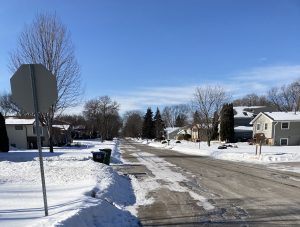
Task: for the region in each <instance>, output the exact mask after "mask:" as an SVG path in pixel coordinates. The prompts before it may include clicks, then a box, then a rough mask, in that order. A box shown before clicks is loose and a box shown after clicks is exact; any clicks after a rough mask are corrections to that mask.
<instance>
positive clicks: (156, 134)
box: [142, 107, 165, 139]
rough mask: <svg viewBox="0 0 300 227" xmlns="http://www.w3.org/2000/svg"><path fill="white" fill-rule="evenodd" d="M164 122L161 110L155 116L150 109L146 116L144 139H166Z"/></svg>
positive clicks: (143, 130) (143, 131) (143, 128)
mask: <svg viewBox="0 0 300 227" xmlns="http://www.w3.org/2000/svg"><path fill="white" fill-rule="evenodd" d="M164 128H165V125H164V121H163V120H162V117H161V114H160V111H159V109H158V108H157V110H156V113H155V116H153V112H152V110H151V108H150V107H149V108H148V109H147V112H146V114H145V116H144V121H143V127H142V137H143V138H145V139H154V138H156V139H162V138H163V137H164Z"/></svg>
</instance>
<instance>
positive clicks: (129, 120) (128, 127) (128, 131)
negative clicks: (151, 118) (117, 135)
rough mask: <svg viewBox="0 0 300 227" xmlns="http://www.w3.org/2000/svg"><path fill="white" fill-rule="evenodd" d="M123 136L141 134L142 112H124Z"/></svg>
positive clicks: (138, 135)
mask: <svg viewBox="0 0 300 227" xmlns="http://www.w3.org/2000/svg"><path fill="white" fill-rule="evenodd" d="M123 121H124V127H123V136H126V137H133V138H138V137H141V136H142V127H143V113H142V112H140V111H128V112H126V113H125V114H124V118H123Z"/></svg>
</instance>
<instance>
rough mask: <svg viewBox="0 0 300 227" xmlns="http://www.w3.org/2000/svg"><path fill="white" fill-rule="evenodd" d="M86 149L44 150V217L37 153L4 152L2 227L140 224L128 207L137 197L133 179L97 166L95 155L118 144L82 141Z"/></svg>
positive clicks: (0, 157)
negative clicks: (51, 151)
mask: <svg viewBox="0 0 300 227" xmlns="http://www.w3.org/2000/svg"><path fill="white" fill-rule="evenodd" d="M80 143H81V144H82V146H80V147H71V148H57V149H55V152H54V153H49V152H48V151H47V150H44V151H43V156H44V167H45V178H46V187H47V197H48V206H49V216H48V217H45V216H44V207H43V199H42V189H41V180H40V169H39V161H38V152H37V151H36V150H25V151H10V152H9V153H0V169H1V171H0V204H1V206H0V226H6V227H9V226H14V227H15V226H16V227H17V226H72V227H73V226H74V227H76V226H78V227H79V226H80V227H84V226H95V225H96V226H137V225H138V220H137V218H136V217H135V216H134V215H132V214H131V213H130V212H129V211H128V210H127V207H129V206H130V207H132V206H134V204H135V202H136V199H135V195H134V190H133V189H132V186H131V182H130V179H129V178H128V177H126V176H122V175H118V174H117V173H116V172H115V171H114V170H113V168H112V167H110V166H106V165H104V164H101V163H96V162H94V161H93V160H92V159H91V157H92V154H91V151H98V149H99V148H111V149H112V150H113V152H112V156H113V157H112V160H111V161H112V162H113V163H116V164H118V163H120V152H119V149H118V146H117V141H106V142H104V143H101V142H99V141H80Z"/></svg>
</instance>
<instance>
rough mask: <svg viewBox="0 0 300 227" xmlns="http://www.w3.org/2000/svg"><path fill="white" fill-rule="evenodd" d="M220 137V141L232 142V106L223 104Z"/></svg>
mask: <svg viewBox="0 0 300 227" xmlns="http://www.w3.org/2000/svg"><path fill="white" fill-rule="evenodd" d="M220 137H221V140H222V141H227V142H234V112H233V104H232V103H231V104H225V105H223V108H222V110H221V123H220Z"/></svg>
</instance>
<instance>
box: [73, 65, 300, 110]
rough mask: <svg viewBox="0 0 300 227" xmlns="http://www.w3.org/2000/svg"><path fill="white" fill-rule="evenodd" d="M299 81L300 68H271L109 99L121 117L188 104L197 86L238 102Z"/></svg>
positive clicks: (136, 92)
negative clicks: (219, 88) (212, 87)
mask: <svg viewBox="0 0 300 227" xmlns="http://www.w3.org/2000/svg"><path fill="white" fill-rule="evenodd" d="M298 78H300V65H287V66H269V67H260V68H253V69H250V70H246V71H243V72H237V73H232V74H231V75H225V76H224V79H223V80H218V81H212V80H210V81H206V82H204V83H199V84H190V85H184V86H170V87H144V88H137V89H136V91H134V92H124V93H122V94H118V95H112V94H109V96H110V97H111V98H112V99H113V100H116V101H117V102H118V103H120V105H121V113H124V112H125V111H128V110H142V111H145V110H146V108H147V107H156V106H158V107H162V106H165V105H175V104H182V103H186V104H188V103H190V101H191V99H192V98H193V93H194V91H195V88H196V87H198V86H206V85H216V84H217V85H220V86H223V87H224V88H225V89H226V90H227V91H228V92H229V93H230V94H231V95H232V98H234V99H235V98H238V97H241V96H243V95H246V94H249V93H256V94H258V95H261V94H265V93H266V92H267V91H268V90H269V89H270V88H271V87H273V86H281V85H283V84H287V83H291V82H292V81H294V80H295V79H298ZM95 96H97V95H96V94H95ZM82 109H83V105H81V106H79V107H77V108H73V109H70V110H69V111H68V113H72V112H76V113H80V112H81V111H82Z"/></svg>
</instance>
